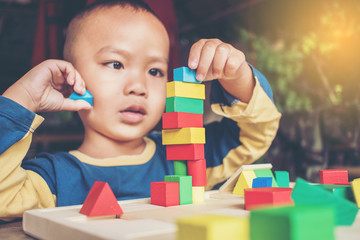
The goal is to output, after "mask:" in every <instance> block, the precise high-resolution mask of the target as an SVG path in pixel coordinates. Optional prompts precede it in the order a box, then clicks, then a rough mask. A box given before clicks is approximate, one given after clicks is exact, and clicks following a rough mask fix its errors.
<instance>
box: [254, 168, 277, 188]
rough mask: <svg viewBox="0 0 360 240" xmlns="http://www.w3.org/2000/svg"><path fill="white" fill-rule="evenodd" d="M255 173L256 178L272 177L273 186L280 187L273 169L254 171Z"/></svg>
mask: <svg viewBox="0 0 360 240" xmlns="http://www.w3.org/2000/svg"><path fill="white" fill-rule="evenodd" d="M254 172H255V175H256V177H271V178H272V186H273V187H279V185H278V184H277V182H276V180H275V177H274V174H273V173H272V171H271V169H254Z"/></svg>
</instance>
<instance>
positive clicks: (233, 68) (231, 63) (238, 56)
mask: <svg viewBox="0 0 360 240" xmlns="http://www.w3.org/2000/svg"><path fill="white" fill-rule="evenodd" d="M243 63H245V55H244V53H243V52H241V51H233V52H232V53H231V54H230V56H229V58H228V60H227V61H226V64H225V68H224V75H225V77H229V78H231V77H234V76H235V75H236V74H237V71H238V70H239V69H240V67H241V65H242V64H243Z"/></svg>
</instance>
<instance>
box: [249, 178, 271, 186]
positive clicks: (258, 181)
mask: <svg viewBox="0 0 360 240" xmlns="http://www.w3.org/2000/svg"><path fill="white" fill-rule="evenodd" d="M272 180H273V179H272V177H257V178H254V179H253V184H252V188H261V187H272Z"/></svg>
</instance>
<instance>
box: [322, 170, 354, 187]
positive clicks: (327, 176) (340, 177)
mask: <svg viewBox="0 0 360 240" xmlns="http://www.w3.org/2000/svg"><path fill="white" fill-rule="evenodd" d="M319 180H320V184H344V185H346V184H349V177H348V171H347V170H344V169H326V170H319Z"/></svg>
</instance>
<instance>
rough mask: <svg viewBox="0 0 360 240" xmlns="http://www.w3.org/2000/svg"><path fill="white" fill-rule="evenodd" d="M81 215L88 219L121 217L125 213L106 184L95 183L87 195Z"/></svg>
mask: <svg viewBox="0 0 360 240" xmlns="http://www.w3.org/2000/svg"><path fill="white" fill-rule="evenodd" d="M80 213H81V214H84V215H86V216H88V217H96V216H107V215H120V214H123V211H122V209H121V207H120V205H119V203H118V202H117V199H116V197H115V195H114V193H113V192H112V191H111V188H110V186H109V184H108V183H106V182H98V181H97V182H95V183H94V185H93V186H92V188H91V189H90V192H89V194H88V195H87V197H86V199H85V201H84V204H83V206H82V208H81V209H80Z"/></svg>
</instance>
